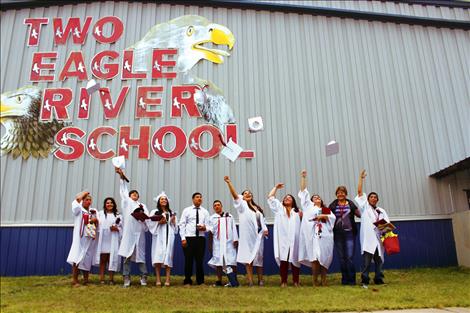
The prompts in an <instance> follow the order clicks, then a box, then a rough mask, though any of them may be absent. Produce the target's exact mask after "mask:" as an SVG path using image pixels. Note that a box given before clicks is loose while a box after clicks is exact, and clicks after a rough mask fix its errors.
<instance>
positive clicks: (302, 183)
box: [300, 170, 307, 191]
mask: <svg viewBox="0 0 470 313" xmlns="http://www.w3.org/2000/svg"><path fill="white" fill-rule="evenodd" d="M305 188H307V171H306V170H302V172H300V191H303V190H305Z"/></svg>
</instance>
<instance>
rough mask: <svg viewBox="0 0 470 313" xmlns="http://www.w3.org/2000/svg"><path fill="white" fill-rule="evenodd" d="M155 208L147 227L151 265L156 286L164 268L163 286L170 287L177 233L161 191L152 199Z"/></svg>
mask: <svg viewBox="0 0 470 313" xmlns="http://www.w3.org/2000/svg"><path fill="white" fill-rule="evenodd" d="M153 200H154V201H155V202H156V203H157V208H156V209H155V210H152V211H151V212H150V219H148V220H147V226H148V228H149V231H150V233H151V234H152V265H153V267H154V268H155V276H156V282H155V285H156V286H161V285H162V282H161V279H160V270H161V269H162V266H163V267H165V274H166V275H165V277H166V279H165V286H170V273H171V268H172V267H173V247H174V242H175V234H176V232H177V226H176V225H177V224H176V213H175V212H173V211H172V210H171V209H170V199H168V196H167V195H166V194H165V192H164V191H162V192H161V193H160V194H159V195H158V196H156V197H155V198H154V199H153Z"/></svg>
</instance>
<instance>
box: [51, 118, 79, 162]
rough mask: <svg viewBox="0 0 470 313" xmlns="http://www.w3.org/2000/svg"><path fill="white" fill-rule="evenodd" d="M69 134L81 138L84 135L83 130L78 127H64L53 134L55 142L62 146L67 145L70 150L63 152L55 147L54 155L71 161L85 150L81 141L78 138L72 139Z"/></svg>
mask: <svg viewBox="0 0 470 313" xmlns="http://www.w3.org/2000/svg"><path fill="white" fill-rule="evenodd" d="M69 135H74V136H77V137H78V138H79V139H82V138H83V136H85V132H84V131H83V130H81V129H80V128H78V127H72V126H70V127H64V128H62V129H61V130H59V131H58V132H57V134H56V135H55V142H56V143H57V144H58V145H59V146H62V147H68V148H70V149H71V150H72V151H70V152H69V153H65V152H63V151H62V150H61V149H57V150H56V151H55V152H54V156H55V157H56V158H58V159H60V160H64V161H73V160H76V159H78V158H80V157H81V156H82V155H83V152H84V151H85V147H84V146H83V143H82V142H81V141H79V140H76V139H72V138H70V137H69Z"/></svg>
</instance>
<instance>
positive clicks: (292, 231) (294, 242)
mask: <svg viewBox="0 0 470 313" xmlns="http://www.w3.org/2000/svg"><path fill="white" fill-rule="evenodd" d="M281 188H284V184H282V183H279V184H277V185H276V186H274V188H273V189H272V190H271V192H270V193H269V194H268V204H269V207H270V208H271V211H273V213H274V231H273V233H274V236H273V244H274V258H275V259H276V263H277V265H278V266H279V268H280V274H281V287H287V276H288V271H289V266H290V268H291V270H292V278H293V283H294V286H295V287H298V286H299V273H300V263H299V234H300V215H299V213H300V212H299V208H298V207H297V203H296V202H295V199H294V197H293V196H292V195H290V194H287V195H285V196H284V198H283V199H282V203H281V201H279V200H278V199H276V197H275V196H276V192H277V190H278V189H281Z"/></svg>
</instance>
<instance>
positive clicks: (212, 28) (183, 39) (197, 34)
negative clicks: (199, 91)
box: [129, 15, 235, 72]
mask: <svg viewBox="0 0 470 313" xmlns="http://www.w3.org/2000/svg"><path fill="white" fill-rule="evenodd" d="M234 44H235V37H234V36H233V34H232V32H231V31H230V30H229V29H228V28H227V27H225V26H222V25H219V24H215V23H211V22H210V21H209V20H208V19H206V18H204V17H202V16H198V15H185V16H181V17H178V18H175V19H173V20H170V21H168V22H166V23H161V24H157V25H155V26H153V27H152V28H151V29H150V30H149V31H148V32H147V34H145V36H144V37H143V38H142V39H141V40H139V41H138V42H136V43H135V44H133V45H132V46H130V47H129V48H131V49H134V50H135V54H134V58H135V59H134V66H135V68H136V69H138V68H139V67H140V68H141V69H143V70H145V69H146V64H147V62H149V59H150V55H151V52H152V49H154V48H176V49H178V59H177V62H176V69H177V71H178V72H187V71H189V70H190V69H191V68H192V67H193V66H194V65H196V63H197V62H199V61H200V60H203V59H204V60H208V61H210V62H213V63H216V64H220V63H223V62H224V56H229V55H230V53H229V52H227V51H225V50H221V49H216V48H214V47H213V46H220V45H222V46H227V47H228V49H229V50H231V49H232V48H233V45H234Z"/></svg>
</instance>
